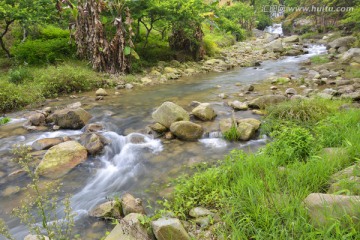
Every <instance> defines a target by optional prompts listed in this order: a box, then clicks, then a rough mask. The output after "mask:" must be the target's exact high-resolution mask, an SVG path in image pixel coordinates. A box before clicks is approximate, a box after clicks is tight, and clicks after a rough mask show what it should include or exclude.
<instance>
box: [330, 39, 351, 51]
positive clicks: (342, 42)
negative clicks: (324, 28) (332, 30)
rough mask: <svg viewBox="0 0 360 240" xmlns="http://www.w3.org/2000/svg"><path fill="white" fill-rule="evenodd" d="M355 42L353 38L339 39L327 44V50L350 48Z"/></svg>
mask: <svg viewBox="0 0 360 240" xmlns="http://www.w3.org/2000/svg"><path fill="white" fill-rule="evenodd" d="M355 41H356V38H355V37H353V36H346V37H341V38H338V39H335V40H334V41H332V42H330V43H329V44H328V46H327V47H328V49H329V48H334V49H336V50H337V49H339V48H340V47H347V48H348V47H350V46H351V45H352V44H353V43H354V42H355Z"/></svg>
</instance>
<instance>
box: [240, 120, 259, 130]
mask: <svg viewBox="0 0 360 240" xmlns="http://www.w3.org/2000/svg"><path fill="white" fill-rule="evenodd" d="M237 123H238V124H242V123H249V124H251V125H253V126H254V128H255V130H258V129H259V128H260V125H261V122H260V121H259V120H257V119H255V118H244V119H238V120H237Z"/></svg>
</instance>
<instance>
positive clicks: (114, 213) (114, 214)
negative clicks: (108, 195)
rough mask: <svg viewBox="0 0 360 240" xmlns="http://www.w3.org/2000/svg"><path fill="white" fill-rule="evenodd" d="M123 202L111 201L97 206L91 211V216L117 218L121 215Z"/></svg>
mask: <svg viewBox="0 0 360 240" xmlns="http://www.w3.org/2000/svg"><path fill="white" fill-rule="evenodd" d="M121 212H122V210H121V203H119V202H116V201H109V202H105V203H102V204H100V205H98V206H96V207H95V208H94V209H92V210H91V211H90V212H89V216H91V217H96V218H104V219H108V218H117V219H119V218H120V217H121Z"/></svg>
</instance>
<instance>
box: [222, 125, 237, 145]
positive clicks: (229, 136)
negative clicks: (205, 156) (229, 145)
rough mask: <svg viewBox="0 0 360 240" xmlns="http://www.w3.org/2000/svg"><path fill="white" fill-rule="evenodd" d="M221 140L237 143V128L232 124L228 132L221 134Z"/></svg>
mask: <svg viewBox="0 0 360 240" xmlns="http://www.w3.org/2000/svg"><path fill="white" fill-rule="evenodd" d="M223 138H224V139H226V140H228V141H238V140H239V139H240V136H239V133H238V131H237V127H236V125H235V124H234V125H233V126H232V127H231V128H230V129H229V130H228V131H226V132H225V133H224V134H223Z"/></svg>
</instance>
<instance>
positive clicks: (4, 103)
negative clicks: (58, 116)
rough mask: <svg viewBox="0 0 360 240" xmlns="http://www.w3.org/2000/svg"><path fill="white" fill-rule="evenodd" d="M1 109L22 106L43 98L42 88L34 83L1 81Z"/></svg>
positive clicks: (5, 109) (2, 110) (8, 109)
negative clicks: (33, 84) (23, 83)
mask: <svg viewBox="0 0 360 240" xmlns="http://www.w3.org/2000/svg"><path fill="white" fill-rule="evenodd" d="M0 89H1V91H0V111H1V112H7V111H10V110H14V109H18V108H22V107H24V106H26V105H28V104H30V103H34V102H38V101H39V100H41V99H43V97H42V95H41V92H40V90H39V89H38V88H37V87H36V86H32V85H27V84H25V85H19V86H17V85H14V84H12V83H7V82H3V81H0Z"/></svg>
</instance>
